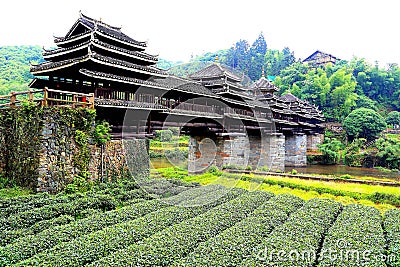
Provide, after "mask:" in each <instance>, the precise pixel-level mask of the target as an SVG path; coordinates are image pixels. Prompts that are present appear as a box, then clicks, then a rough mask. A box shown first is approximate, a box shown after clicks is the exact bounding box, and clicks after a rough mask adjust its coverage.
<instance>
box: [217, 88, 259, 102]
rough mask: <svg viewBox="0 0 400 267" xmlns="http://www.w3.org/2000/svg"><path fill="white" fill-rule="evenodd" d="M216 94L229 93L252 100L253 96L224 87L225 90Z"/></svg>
mask: <svg viewBox="0 0 400 267" xmlns="http://www.w3.org/2000/svg"><path fill="white" fill-rule="evenodd" d="M216 94H217V95H224V94H230V95H233V96H239V97H241V98H245V99H247V100H253V98H252V97H251V96H247V95H244V94H241V93H239V92H236V91H235V90H230V89H225V90H223V91H221V92H217V93H216ZM245 99H244V101H246V100H245Z"/></svg>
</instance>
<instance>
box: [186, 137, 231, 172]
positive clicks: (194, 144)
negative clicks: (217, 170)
mask: <svg viewBox="0 0 400 267" xmlns="http://www.w3.org/2000/svg"><path fill="white" fill-rule="evenodd" d="M223 150H224V148H223V138H220V137H217V138H214V139H211V138H209V137H205V136H191V137H190V139H189V153H188V172H189V174H196V173H203V172H205V171H207V169H208V168H209V167H210V166H213V165H214V166H222V164H223V158H224V151H223ZM217 155H218V157H217Z"/></svg>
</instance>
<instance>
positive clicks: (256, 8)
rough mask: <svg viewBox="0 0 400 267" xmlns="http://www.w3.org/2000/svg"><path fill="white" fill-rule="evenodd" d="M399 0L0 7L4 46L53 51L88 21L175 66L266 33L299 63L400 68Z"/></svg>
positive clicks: (17, 1)
mask: <svg viewBox="0 0 400 267" xmlns="http://www.w3.org/2000/svg"><path fill="white" fill-rule="evenodd" d="M398 3H399V2H398V1H397V0H379V1H377V0H365V1H358V0H332V1H326V0H319V1H318V0H276V1H275V0H264V1H252V0H245V1H222V0H212V1H211V0H198V1H183V0H182V1H180V0H165V1H161V0H141V1H137V0H131V1H121V0H108V1H102V0H97V1H93V0H89V1H88V0H79V1H78V0H68V1H65V0H52V1H48V0H35V1H22V0H7V1H3V2H2V3H1V7H2V9H1V13H0V46H3V45H25V44H32V45H40V46H46V47H49V46H52V41H53V38H52V36H53V34H54V35H55V36H63V35H65V34H66V32H67V31H68V29H69V27H71V26H72V24H73V23H74V22H75V21H76V19H77V18H78V14H79V10H82V12H83V13H84V14H85V15H88V16H90V17H93V18H96V19H100V18H102V20H103V21H104V22H106V23H109V24H112V25H116V26H121V25H122V30H123V32H124V33H126V34H128V35H130V36H131V37H133V38H134V39H137V40H139V41H146V40H148V41H149V49H148V51H149V52H150V53H153V54H154V53H155V54H159V55H160V57H162V58H165V59H168V60H174V61H178V60H184V61H185V60H188V59H189V58H190V56H191V55H199V54H201V53H203V52H209V51H210V52H211V51H216V50H218V49H224V48H229V47H231V46H232V45H233V44H234V43H235V42H236V41H238V40H239V39H246V40H248V41H249V43H250V44H251V43H252V42H253V41H254V40H255V39H256V38H257V36H258V34H259V33H260V32H263V33H264V36H265V39H266V41H267V45H268V47H269V48H273V49H279V50H281V49H283V48H284V47H285V46H288V47H289V48H290V49H291V50H293V51H294V52H295V56H296V57H297V58H302V59H304V58H305V57H307V56H308V55H310V54H311V53H313V52H314V51H315V50H317V49H318V50H322V51H325V52H328V53H331V54H333V55H335V56H337V57H339V58H343V59H347V60H349V59H351V58H352V56H353V55H355V56H357V57H364V58H366V59H367V60H368V61H369V62H371V63H373V62H374V61H375V60H378V61H379V63H380V65H381V66H384V65H385V64H386V63H390V62H395V63H398V64H400V36H399V35H400V31H399V25H400V23H399V22H400V16H399V11H400V9H399V8H398V5H399V4H398Z"/></svg>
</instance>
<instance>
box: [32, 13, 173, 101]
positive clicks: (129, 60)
mask: <svg viewBox="0 0 400 267" xmlns="http://www.w3.org/2000/svg"><path fill="white" fill-rule="evenodd" d="M54 42H55V44H56V45H57V48H56V49H54V50H48V51H46V50H45V51H44V53H43V57H44V59H45V60H46V62H44V63H42V64H39V65H32V66H31V73H32V74H33V75H35V76H41V77H42V76H45V77H48V79H36V80H35V81H34V82H33V83H32V84H31V87H35V88H43V87H44V86H47V87H49V88H57V89H61V90H74V91H79V92H84V93H95V90H96V89H98V88H102V89H107V88H108V89H110V88H112V87H118V88H121V89H123V88H126V87H129V90H130V91H132V88H134V86H143V85H146V86H150V87H154V85H153V84H152V83H151V82H147V80H148V79H149V78H150V77H154V76H155V77H166V76H167V74H166V73H165V72H164V71H162V70H160V69H158V68H156V67H155V64H156V63H157V60H158V58H157V56H153V55H149V54H147V53H146V52H144V51H145V49H146V47H147V43H146V42H139V41H136V40H134V39H132V38H130V37H129V36H127V35H125V34H124V33H123V32H122V31H121V28H119V27H114V26H111V25H109V24H106V23H104V22H102V21H99V20H95V19H92V18H89V17H87V16H85V15H83V14H80V17H79V18H78V20H77V21H76V22H75V23H74V25H73V26H72V27H71V29H70V30H69V31H68V33H67V34H66V35H65V36H64V37H55V39H54ZM116 84H118V86H117V85H116ZM103 93H104V94H107V93H111V92H110V91H109V92H107V90H103ZM96 95H99V94H96Z"/></svg>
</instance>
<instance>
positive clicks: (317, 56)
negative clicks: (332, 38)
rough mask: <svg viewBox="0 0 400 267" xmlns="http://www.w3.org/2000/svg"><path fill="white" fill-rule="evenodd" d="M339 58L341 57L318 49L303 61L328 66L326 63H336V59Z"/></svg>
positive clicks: (312, 64) (314, 65) (313, 65)
mask: <svg viewBox="0 0 400 267" xmlns="http://www.w3.org/2000/svg"><path fill="white" fill-rule="evenodd" d="M339 60H340V59H339V58H337V57H335V56H333V55H331V54H328V53H325V52H322V51H319V50H317V51H315V52H314V53H312V54H311V55H310V56H309V57H307V58H306V59H304V60H303V63H307V64H308V65H310V66H312V67H319V66H321V65H322V66H326V64H328V63H332V65H335V64H336V61H339Z"/></svg>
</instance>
